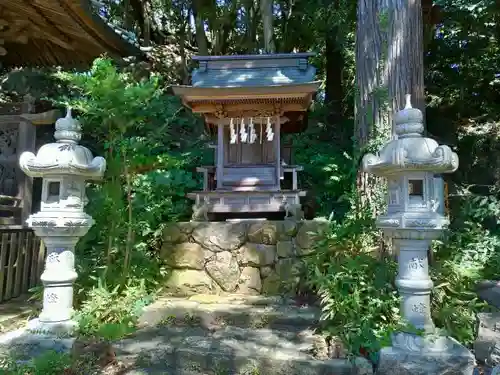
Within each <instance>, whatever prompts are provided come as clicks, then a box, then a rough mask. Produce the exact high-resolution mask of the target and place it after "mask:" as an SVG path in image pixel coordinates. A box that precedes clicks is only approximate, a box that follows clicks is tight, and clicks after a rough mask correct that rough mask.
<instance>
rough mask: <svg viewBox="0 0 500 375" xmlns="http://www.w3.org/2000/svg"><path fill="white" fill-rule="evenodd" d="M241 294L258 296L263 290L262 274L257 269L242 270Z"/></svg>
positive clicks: (245, 268)
mask: <svg viewBox="0 0 500 375" xmlns="http://www.w3.org/2000/svg"><path fill="white" fill-rule="evenodd" d="M238 285H239V290H238V291H239V292H241V293H245V294H258V293H260V290H261V289H262V283H261V280H260V272H259V269H258V268H255V267H244V268H243V269H242V270H241V276H240V280H239V282H238Z"/></svg>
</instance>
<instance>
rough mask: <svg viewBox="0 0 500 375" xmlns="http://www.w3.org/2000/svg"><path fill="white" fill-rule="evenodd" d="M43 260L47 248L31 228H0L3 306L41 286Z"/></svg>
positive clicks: (0, 295)
mask: <svg viewBox="0 0 500 375" xmlns="http://www.w3.org/2000/svg"><path fill="white" fill-rule="evenodd" d="M44 261H45V246H44V245H43V242H42V241H41V240H40V238H38V237H37V236H35V234H34V233H33V231H32V230H31V229H28V228H23V227H21V226H14V225H12V226H0V303H1V302H5V301H8V300H10V299H12V298H16V297H19V296H20V295H22V294H25V293H27V292H28V291H29V289H30V288H32V287H34V286H36V285H38V284H39V281H40V275H41V273H42V272H43V265H44Z"/></svg>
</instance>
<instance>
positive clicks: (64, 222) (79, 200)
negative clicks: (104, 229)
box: [19, 109, 106, 333]
mask: <svg viewBox="0 0 500 375" xmlns="http://www.w3.org/2000/svg"><path fill="white" fill-rule="evenodd" d="M55 128H56V131H55V133H54V137H55V139H56V142H54V143H49V144H46V145H44V146H42V147H41V148H40V149H39V150H38V153H37V154H36V155H34V154H33V153H31V152H24V153H22V154H21V157H20V159H19V164H20V167H21V169H22V170H23V171H24V173H26V174H27V175H28V176H30V177H41V178H42V179H43V180H42V197H41V209H40V211H39V212H37V213H35V214H33V215H31V216H30V217H29V218H28V220H27V221H26V222H27V224H28V225H29V227H31V228H33V230H34V231H35V234H36V235H37V236H39V237H40V238H41V239H42V240H43V242H44V244H45V246H46V247H47V258H46V261H45V269H44V271H43V273H42V275H41V280H42V283H43V287H44V292H43V309H42V312H41V314H40V316H39V318H38V319H35V320H33V321H32V322H30V324H29V327H28V328H30V329H33V330H37V331H43V332H48V333H54V332H68V331H71V330H72V329H73V327H74V322H73V320H72V314H73V283H74V281H75V280H76V277H77V274H76V272H75V259H74V249H75V245H76V243H77V242H78V240H79V239H80V238H81V237H82V236H84V235H85V234H86V233H87V231H88V230H89V228H90V227H91V226H92V225H93V223H94V222H93V220H92V217H90V216H89V215H87V214H86V213H85V212H84V207H85V205H86V203H87V197H86V194H85V183H86V180H91V179H94V180H96V179H99V178H101V177H102V176H103V174H104V171H105V169H106V160H105V159H104V158H102V157H100V156H98V157H95V158H93V157H92V153H91V152H90V151H89V150H88V149H87V148H86V147H83V146H80V145H79V144H78V141H79V140H80V138H81V126H80V123H79V122H78V121H77V120H75V119H73V118H72V117H71V109H68V111H67V114H66V117H64V118H61V119H59V120H57V122H56V125H55Z"/></svg>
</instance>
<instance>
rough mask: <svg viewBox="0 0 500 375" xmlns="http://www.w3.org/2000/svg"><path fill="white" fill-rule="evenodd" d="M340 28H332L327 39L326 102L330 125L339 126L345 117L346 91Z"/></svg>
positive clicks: (327, 34)
mask: <svg viewBox="0 0 500 375" xmlns="http://www.w3.org/2000/svg"><path fill="white" fill-rule="evenodd" d="M337 33H338V27H332V28H331V29H330V30H329V31H328V32H327V33H326V37H325V47H326V48H325V58H326V64H325V65H326V67H325V68H326V69H325V70H326V82H325V102H326V103H327V105H328V110H329V116H328V117H329V123H330V124H332V125H333V126H337V124H338V122H339V120H340V119H342V116H343V112H344V109H343V105H342V101H343V100H344V89H343V86H342V72H343V69H344V54H343V53H342V48H341V46H340V45H339V44H338V43H337Z"/></svg>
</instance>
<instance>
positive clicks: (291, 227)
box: [280, 220, 297, 240]
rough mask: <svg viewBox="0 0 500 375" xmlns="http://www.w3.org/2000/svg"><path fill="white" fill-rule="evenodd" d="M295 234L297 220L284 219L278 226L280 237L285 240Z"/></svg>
mask: <svg viewBox="0 0 500 375" xmlns="http://www.w3.org/2000/svg"><path fill="white" fill-rule="evenodd" d="M296 235H297V221H295V220H284V221H283V223H282V224H281V228H280V239H283V240H286V239H289V238H290V237H295V236H296Z"/></svg>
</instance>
